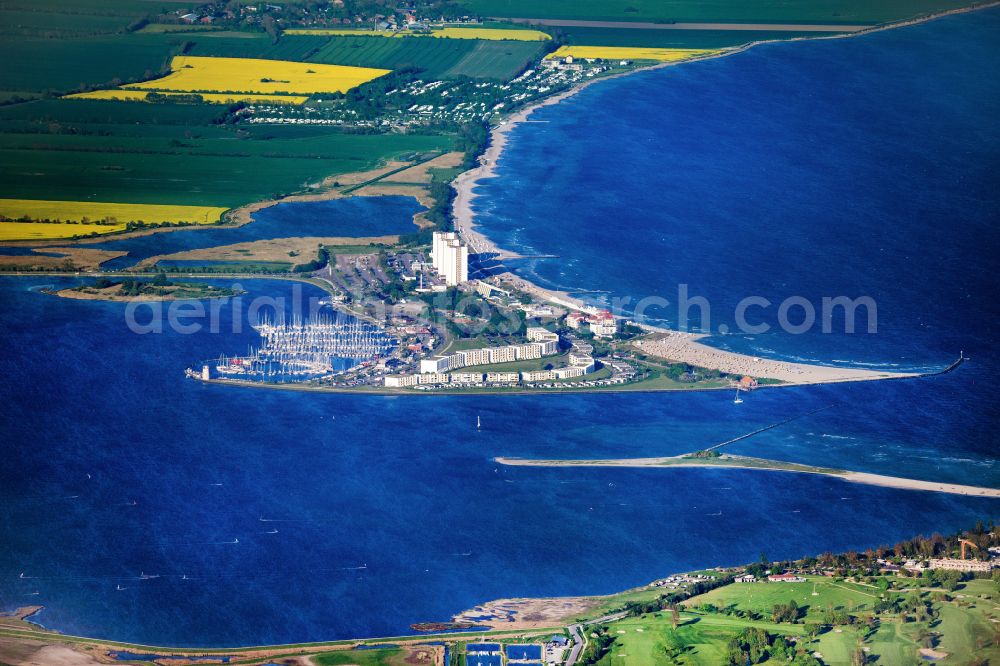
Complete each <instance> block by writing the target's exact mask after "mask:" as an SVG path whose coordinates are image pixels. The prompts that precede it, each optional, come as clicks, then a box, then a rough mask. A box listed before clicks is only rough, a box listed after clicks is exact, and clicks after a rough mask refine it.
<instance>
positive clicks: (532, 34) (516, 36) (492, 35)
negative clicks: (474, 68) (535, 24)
mask: <svg viewBox="0 0 1000 666" xmlns="http://www.w3.org/2000/svg"><path fill="white" fill-rule="evenodd" d="M431 37H450V38H453V39H490V40H507V41H517V42H547V41H548V40H550V39H552V38H551V37H550V36H548V35H546V34H545V33H544V32H541V31H539V30H512V29H504V28H441V29H440V30H434V31H432V32H431Z"/></svg>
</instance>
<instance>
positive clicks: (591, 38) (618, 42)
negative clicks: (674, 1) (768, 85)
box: [550, 26, 817, 49]
mask: <svg viewBox="0 0 1000 666" xmlns="http://www.w3.org/2000/svg"><path fill="white" fill-rule="evenodd" d="M550 30H551V31H552V32H554V33H555V34H557V35H561V36H562V37H564V38H565V40H566V43H568V44H571V45H576V46H607V45H609V44H612V45H614V46H638V47H646V48H661V49H719V48H725V47H729V46H741V45H743V44H749V43H750V42H762V41H768V40H772V39H794V38H796V37H816V36H817V34H816V33H815V32H794V31H785V30H782V31H768V30H630V29H625V28H591V27H579V26H566V27H553V28H550Z"/></svg>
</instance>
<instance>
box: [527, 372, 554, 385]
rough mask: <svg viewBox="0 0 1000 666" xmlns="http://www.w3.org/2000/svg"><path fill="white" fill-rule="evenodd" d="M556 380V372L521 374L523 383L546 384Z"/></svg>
mask: <svg viewBox="0 0 1000 666" xmlns="http://www.w3.org/2000/svg"><path fill="white" fill-rule="evenodd" d="M555 378H556V373H555V371H554V370H525V371H524V372H522V373H521V381H522V382H545V381H550V380H553V379H555Z"/></svg>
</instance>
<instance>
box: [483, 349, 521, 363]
mask: <svg viewBox="0 0 1000 666" xmlns="http://www.w3.org/2000/svg"><path fill="white" fill-rule="evenodd" d="M486 351H488V352H489V353H490V361H489V362H490V363H510V362H511V361H516V360H517V346H516V345H508V346H506V347H490V348H489V349H487V350H486Z"/></svg>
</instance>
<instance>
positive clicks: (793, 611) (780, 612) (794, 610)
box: [771, 599, 805, 624]
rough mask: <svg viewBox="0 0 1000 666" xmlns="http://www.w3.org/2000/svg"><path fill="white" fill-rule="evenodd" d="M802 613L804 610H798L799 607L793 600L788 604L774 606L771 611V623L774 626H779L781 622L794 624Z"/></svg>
mask: <svg viewBox="0 0 1000 666" xmlns="http://www.w3.org/2000/svg"><path fill="white" fill-rule="evenodd" d="M804 611H805V608H799V605H798V604H797V603H795V600H794V599H792V600H791V601H789V602H788V603H784V604H774V607H773V608H772V609H771V621H772V622H774V623H776V624H780V623H782V622H789V623H792V624H794V623H795V622H798V621H799V618H800V617H802V615H803V612H804Z"/></svg>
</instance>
